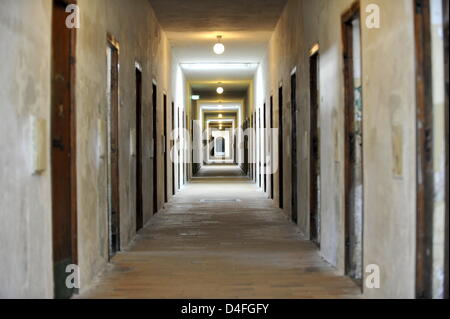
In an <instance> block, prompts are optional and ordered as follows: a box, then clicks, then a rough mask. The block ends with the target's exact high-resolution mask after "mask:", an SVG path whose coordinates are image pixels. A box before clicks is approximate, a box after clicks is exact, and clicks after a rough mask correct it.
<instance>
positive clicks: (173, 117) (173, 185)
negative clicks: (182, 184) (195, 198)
mask: <svg viewBox="0 0 450 319" xmlns="http://www.w3.org/2000/svg"><path fill="white" fill-rule="evenodd" d="M171 115H172V135H173V139H172V140H171V141H172V142H171V149H172V160H171V162H172V195H175V194H176V177H175V147H174V146H175V128H176V126H175V103H174V102H172V113H171Z"/></svg>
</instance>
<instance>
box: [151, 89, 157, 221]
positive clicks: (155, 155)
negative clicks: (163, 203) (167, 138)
mask: <svg viewBox="0 0 450 319" xmlns="http://www.w3.org/2000/svg"><path fill="white" fill-rule="evenodd" d="M157 103H158V87H157V86H156V84H155V83H153V85H152V107H153V125H152V130H153V134H152V135H153V136H152V137H153V152H152V153H153V154H152V155H153V214H156V213H157V212H158V130H157V126H156V125H157V123H158V107H157Z"/></svg>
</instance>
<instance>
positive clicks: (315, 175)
mask: <svg viewBox="0 0 450 319" xmlns="http://www.w3.org/2000/svg"><path fill="white" fill-rule="evenodd" d="M309 66H310V68H309V79H310V83H309V85H310V109H309V123H310V134H309V147H310V150H309V152H310V160H309V176H310V180H309V206H310V207H309V211H310V223H309V227H310V239H311V241H312V242H314V243H315V244H317V245H318V246H319V247H320V224H319V220H320V199H319V195H320V189H319V183H318V179H319V178H320V173H319V172H320V130H319V129H318V128H319V95H318V94H319V90H318V85H319V79H318V77H319V74H318V67H319V51H318V50H317V51H315V52H311V55H310V57H309Z"/></svg>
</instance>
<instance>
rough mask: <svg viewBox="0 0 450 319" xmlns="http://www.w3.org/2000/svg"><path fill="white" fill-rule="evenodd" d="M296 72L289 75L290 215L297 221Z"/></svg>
mask: <svg viewBox="0 0 450 319" xmlns="http://www.w3.org/2000/svg"><path fill="white" fill-rule="evenodd" d="M297 199H298V196H297V74H296V73H295V72H294V73H293V74H292V75H291V217H292V221H293V222H294V223H297V208H298V202H297Z"/></svg>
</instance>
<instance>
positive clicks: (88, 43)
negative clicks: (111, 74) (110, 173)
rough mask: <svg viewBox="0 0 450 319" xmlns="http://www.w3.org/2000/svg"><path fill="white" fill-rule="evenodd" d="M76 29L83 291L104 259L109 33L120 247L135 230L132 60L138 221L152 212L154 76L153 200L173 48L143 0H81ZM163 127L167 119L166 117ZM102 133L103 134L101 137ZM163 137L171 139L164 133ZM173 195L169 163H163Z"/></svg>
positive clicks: (160, 181) (160, 160) (160, 161)
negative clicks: (139, 130)
mask: <svg viewBox="0 0 450 319" xmlns="http://www.w3.org/2000/svg"><path fill="white" fill-rule="evenodd" d="M79 6H80V12H81V28H80V29H79V31H78V39H77V132H78V134H77V143H78V147H79V149H78V152H77V153H78V157H77V160H78V162H77V165H78V205H79V206H78V232H79V252H78V253H79V265H80V271H81V285H82V287H81V291H83V290H84V289H86V288H88V287H89V284H90V283H91V281H92V279H93V278H94V277H95V275H96V274H98V273H99V272H100V271H101V270H102V269H103V268H104V266H105V265H106V263H107V260H108V235H107V234H108V228H107V197H106V196H107V193H106V190H107V189H106V161H105V160H102V159H99V158H98V156H97V152H96V148H97V142H96V141H97V135H98V129H97V122H98V120H100V121H103V122H104V123H105V126H106V110H107V99H106V92H107V88H106V76H107V65H106V48H107V40H106V39H107V33H110V34H111V35H112V36H113V37H114V38H115V39H116V40H117V41H118V42H119V44H120V52H119V63H120V70H119V101H120V110H119V166H120V214H121V215H120V227H121V229H120V231H121V236H120V237H121V238H120V239H121V248H122V249H126V248H127V247H128V246H129V245H130V244H131V243H132V241H133V239H134V237H135V235H136V231H135V229H136V201H135V198H136V196H135V194H136V186H135V185H136V181H135V171H136V162H135V161H136V159H135V157H132V156H131V155H130V131H131V130H133V129H135V128H136V123H135V121H136V120H135V119H136V116H135V114H136V113H135V105H136V96H135V62H139V63H140V65H141V66H142V72H143V83H142V85H143V104H142V116H143V125H142V127H143V134H144V135H143V192H144V198H143V199H144V223H146V222H147V221H148V220H149V219H150V218H151V216H152V215H153V196H152V192H153V159H152V158H151V157H150V156H151V152H150V150H151V147H150V145H151V142H152V133H151V132H152V123H153V120H152V114H153V112H152V81H153V80H154V81H156V83H157V86H158V102H157V110H158V118H157V130H158V141H157V143H158V150H159V156H158V163H157V165H158V168H157V169H158V207H159V208H162V205H163V200H164V193H163V191H162V189H163V186H162V185H163V178H164V174H163V165H164V164H163V158H164V154H163V152H162V135H163V114H164V113H163V112H164V110H163V94H167V116H168V118H170V115H171V101H172V95H171V82H170V76H171V52H170V48H169V44H168V41H167V38H166V37H165V34H164V33H163V31H162V30H161V28H160V27H159V25H158V22H157V20H156V17H155V15H154V12H153V10H152V8H151V6H150V4H149V2H148V1H146V0H133V1H126V2H125V1H122V0H96V1H89V0H80V1H79ZM167 124H168V132H170V131H171V121H168V122H167ZM100 138H104V139H106V136H102V137H100ZM168 142H169V138H168ZM167 169H168V185H167V192H168V195H169V198H170V194H171V189H172V187H171V181H172V179H171V178H170V176H171V172H170V170H171V165H170V163H168V164H167Z"/></svg>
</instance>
